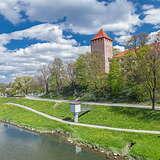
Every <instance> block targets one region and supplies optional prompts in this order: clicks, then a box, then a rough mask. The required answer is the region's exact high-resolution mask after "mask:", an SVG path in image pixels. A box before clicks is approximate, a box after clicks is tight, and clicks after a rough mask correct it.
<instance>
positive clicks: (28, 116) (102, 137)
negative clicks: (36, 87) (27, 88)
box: [0, 102, 160, 160]
mask: <svg viewBox="0 0 160 160" xmlns="http://www.w3.org/2000/svg"><path fill="white" fill-rule="evenodd" d="M0 120H8V121H10V122H14V123H17V124H20V125H22V126H27V127H32V128H35V129H38V130H63V131H66V132H69V133H70V134H71V135H72V137H73V138H74V139H76V140H78V141H81V142H85V143H88V144H92V145H96V146H99V147H102V148H105V149H110V150H113V151H114V152H121V151H122V150H123V148H124V147H125V146H126V145H127V144H128V143H130V142H135V145H134V146H133V148H132V149H131V150H130V152H129V153H130V155H132V156H137V157H138V156H140V157H143V158H144V159H148V160H158V159H159V158H160V152H159V150H160V143H159V140H160V137H159V136H157V135H145V134H131V133H121V132H111V131H107V130H100V129H89V128H85V127H76V126H74V127H73V126H70V125H65V124H61V123H59V122H55V121H52V120H49V119H46V118H44V117H41V116H39V115H36V114H35V113H32V112H30V111H27V110H25V109H22V108H18V107H15V106H11V105H6V104H3V103H2V102H1V104H0Z"/></svg>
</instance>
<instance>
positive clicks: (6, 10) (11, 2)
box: [0, 0, 22, 24]
mask: <svg viewBox="0 0 160 160" xmlns="http://www.w3.org/2000/svg"><path fill="white" fill-rule="evenodd" d="M20 12H21V8H20V4H19V3H18V1H17V0H6V1H3V0H1V1H0V14H2V15H4V16H5V18H6V19H8V20H9V21H11V22H12V23H13V24H16V23H19V22H20V21H22V16H21V14H20Z"/></svg>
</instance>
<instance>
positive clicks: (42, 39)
mask: <svg viewBox="0 0 160 160" xmlns="http://www.w3.org/2000/svg"><path fill="white" fill-rule="evenodd" d="M0 26H1V27H0V56H1V58H0V82H9V81H11V80H13V79H14V78H15V77H16V76H21V75H35V74H36V73H37V71H38V69H39V68H40V67H41V66H42V65H45V64H48V63H51V62H52V61H53V60H54V58H55V57H60V58H62V59H63V60H64V61H65V62H68V61H70V60H74V59H76V58H77V57H78V56H79V55H80V54H83V53H85V52H87V51H90V47H89V45H90V39H91V38H92V37H93V36H94V34H96V33H97V31H98V30H99V29H100V28H103V29H104V30H105V31H106V32H107V34H108V35H109V36H110V37H111V38H112V39H113V40H114V41H113V42H114V43H113V44H114V47H115V48H118V49H120V50H124V49H125V47H124V46H125V43H126V41H127V40H128V39H129V38H130V37H131V36H132V35H134V34H137V33H140V32H145V33H147V34H149V35H150V37H151V38H152V37H153V36H154V35H155V34H156V33H158V32H159V31H160V0H99V1H98V0H5V1H4V0H0Z"/></svg>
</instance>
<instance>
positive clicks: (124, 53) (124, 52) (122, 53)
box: [113, 50, 129, 58]
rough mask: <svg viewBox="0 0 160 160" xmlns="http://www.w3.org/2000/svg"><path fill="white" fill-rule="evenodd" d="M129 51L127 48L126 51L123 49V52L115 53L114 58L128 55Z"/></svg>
mask: <svg viewBox="0 0 160 160" xmlns="http://www.w3.org/2000/svg"><path fill="white" fill-rule="evenodd" d="M128 52H129V50H125V51H123V52H119V53H117V54H115V55H114V56H113V58H119V57H123V56H124V55H126V54H127V53H128Z"/></svg>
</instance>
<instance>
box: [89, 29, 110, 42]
mask: <svg viewBox="0 0 160 160" xmlns="http://www.w3.org/2000/svg"><path fill="white" fill-rule="evenodd" d="M99 38H106V39H109V40H111V41H112V39H111V38H110V37H109V36H108V35H107V34H106V33H105V32H104V31H103V29H100V30H99V32H98V33H97V34H96V35H95V36H94V37H93V38H92V41H93V40H96V39H99Z"/></svg>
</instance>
